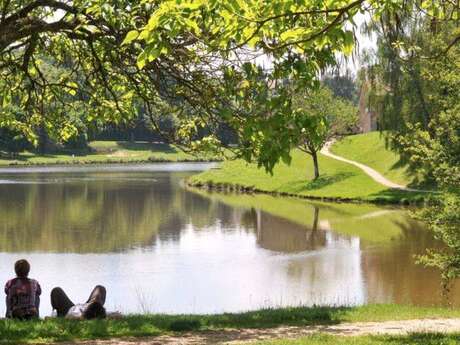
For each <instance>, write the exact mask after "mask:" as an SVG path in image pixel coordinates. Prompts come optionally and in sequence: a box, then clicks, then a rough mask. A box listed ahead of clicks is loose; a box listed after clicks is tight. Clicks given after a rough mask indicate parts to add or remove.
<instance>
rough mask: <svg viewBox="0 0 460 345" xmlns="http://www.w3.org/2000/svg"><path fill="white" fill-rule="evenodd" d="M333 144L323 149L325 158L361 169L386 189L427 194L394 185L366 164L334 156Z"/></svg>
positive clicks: (328, 143)
mask: <svg viewBox="0 0 460 345" xmlns="http://www.w3.org/2000/svg"><path fill="white" fill-rule="evenodd" d="M332 144H334V141H329V142H327V143H326V144H325V145H324V147H323V148H322V149H321V153H322V154H323V155H324V156H327V157H330V158H333V159H336V160H338V161H342V162H345V163H348V164H352V165H354V166H356V167H358V168H360V169H361V170H362V171H364V172H365V173H366V174H367V175H369V176H370V177H371V178H372V179H373V180H374V181H376V182H377V183H380V184H382V185H384V186H385V187H388V188H393V189H401V190H405V191H408V192H425V191H423V190H419V189H413V188H408V187H406V186H403V185H400V184H397V183H394V182H392V181H390V180H388V179H387V178H386V177H385V176H383V175H382V174H380V173H379V172H378V171H376V170H374V169H372V168H371V167H368V166H367V165H364V164H361V163H358V162H355V161H352V160H350V159H346V158H343V157H340V156H337V155H335V154H333V153H332V152H331V151H330V148H331V146H332Z"/></svg>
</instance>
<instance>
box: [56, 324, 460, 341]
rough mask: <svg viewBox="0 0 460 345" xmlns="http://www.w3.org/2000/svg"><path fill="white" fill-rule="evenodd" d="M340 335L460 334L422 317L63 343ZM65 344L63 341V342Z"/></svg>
mask: <svg viewBox="0 0 460 345" xmlns="http://www.w3.org/2000/svg"><path fill="white" fill-rule="evenodd" d="M318 332H321V333H327V334H332V335H341V336H358V335H367V334H374V335H378V334H392V335H403V334H407V333H414V332H433V333H434V332H436V333H456V332H459V333H460V319H423V320H404V321H386V322H359V323H343V324H337V325H322V326H304V327H277V328H269V329H227V330H221V331H205V332H190V333H184V334H182V335H177V336H176V335H170V336H159V337H153V338H151V337H150V338H133V339H124V340H120V339H113V340H98V341H86V342H78V343H65V344H67V345H133V344H137V345H172V344H174V345H176V344H177V345H211V344H213V345H214V344H250V343H252V342H255V341H259V340H269V339H279V338H290V339H295V338H299V337H302V336H307V335H309V334H313V333H318ZM62 345H64V344H62Z"/></svg>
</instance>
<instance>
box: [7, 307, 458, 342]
mask: <svg viewBox="0 0 460 345" xmlns="http://www.w3.org/2000/svg"><path fill="white" fill-rule="evenodd" d="M459 318H460V309H452V308H447V307H417V306H411V305H397V304H369V305H363V306H357V307H347V306H342V307H340V306H336V307H320V306H316V307H315V306H313V307H286V308H278V309H261V310H256V311H249V312H243V313H224V314H210V315H167V314H145V315H128V316H126V317H122V318H117V319H104V320H91V321H78V320H67V319H62V318H59V319H58V318H46V319H42V320H35V321H34V320H32V321H29V322H23V321H15V320H6V319H2V320H0V334H1V335H2V337H1V339H0V344H26V343H30V344H38V343H42V344H49V343H58V342H72V341H82V340H83V341H84V340H96V339H124V338H125V339H126V338H141V337H155V336H161V335H168V334H178V335H180V334H185V332H193V333H197V334H198V333H200V332H206V331H216V330H217V331H218V330H238V329H273V328H277V327H282V326H315V325H316V326H320V325H339V324H343V323H359V322H384V321H401V320H422V319H459Z"/></svg>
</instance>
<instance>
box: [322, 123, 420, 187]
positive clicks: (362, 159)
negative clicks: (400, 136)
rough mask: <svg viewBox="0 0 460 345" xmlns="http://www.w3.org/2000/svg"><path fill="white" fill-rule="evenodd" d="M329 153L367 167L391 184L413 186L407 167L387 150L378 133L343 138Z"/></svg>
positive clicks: (412, 178)
mask: <svg viewBox="0 0 460 345" xmlns="http://www.w3.org/2000/svg"><path fill="white" fill-rule="evenodd" d="M331 152H332V153H334V154H336V155H338V156H342V157H344V158H347V159H351V160H354V161H357V162H359V163H362V164H365V165H368V166H370V167H371V168H373V169H375V170H377V171H378V172H380V173H381V174H382V175H384V176H385V177H386V178H388V179H389V180H390V181H392V182H395V183H398V184H401V185H414V176H411V175H410V174H409V173H408V171H407V166H406V165H404V164H402V163H401V158H400V156H399V154H398V153H395V152H393V151H391V150H390V149H389V148H387V146H386V144H385V138H384V136H383V134H381V133H380V132H371V133H365V134H358V135H351V136H348V137H344V138H343V139H341V140H340V141H338V142H336V143H335V144H334V145H332V147H331Z"/></svg>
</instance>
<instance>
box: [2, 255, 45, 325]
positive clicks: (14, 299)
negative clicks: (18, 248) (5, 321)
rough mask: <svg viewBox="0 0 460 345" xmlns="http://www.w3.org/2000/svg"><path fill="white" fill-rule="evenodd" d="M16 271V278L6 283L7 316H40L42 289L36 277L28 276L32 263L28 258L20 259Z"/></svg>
mask: <svg viewBox="0 0 460 345" xmlns="http://www.w3.org/2000/svg"><path fill="white" fill-rule="evenodd" d="M14 271H15V272H16V278H13V279H11V280H8V282H7V283H6V285H5V293H6V317H7V318H15V319H20V320H29V319H33V318H38V317H39V307H40V295H41V293H42V289H41V287H40V284H39V283H38V282H37V281H36V280H35V279H30V278H28V276H29V272H30V264H29V263H28V262H27V260H24V259H22V260H18V261H16V263H15V264H14Z"/></svg>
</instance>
